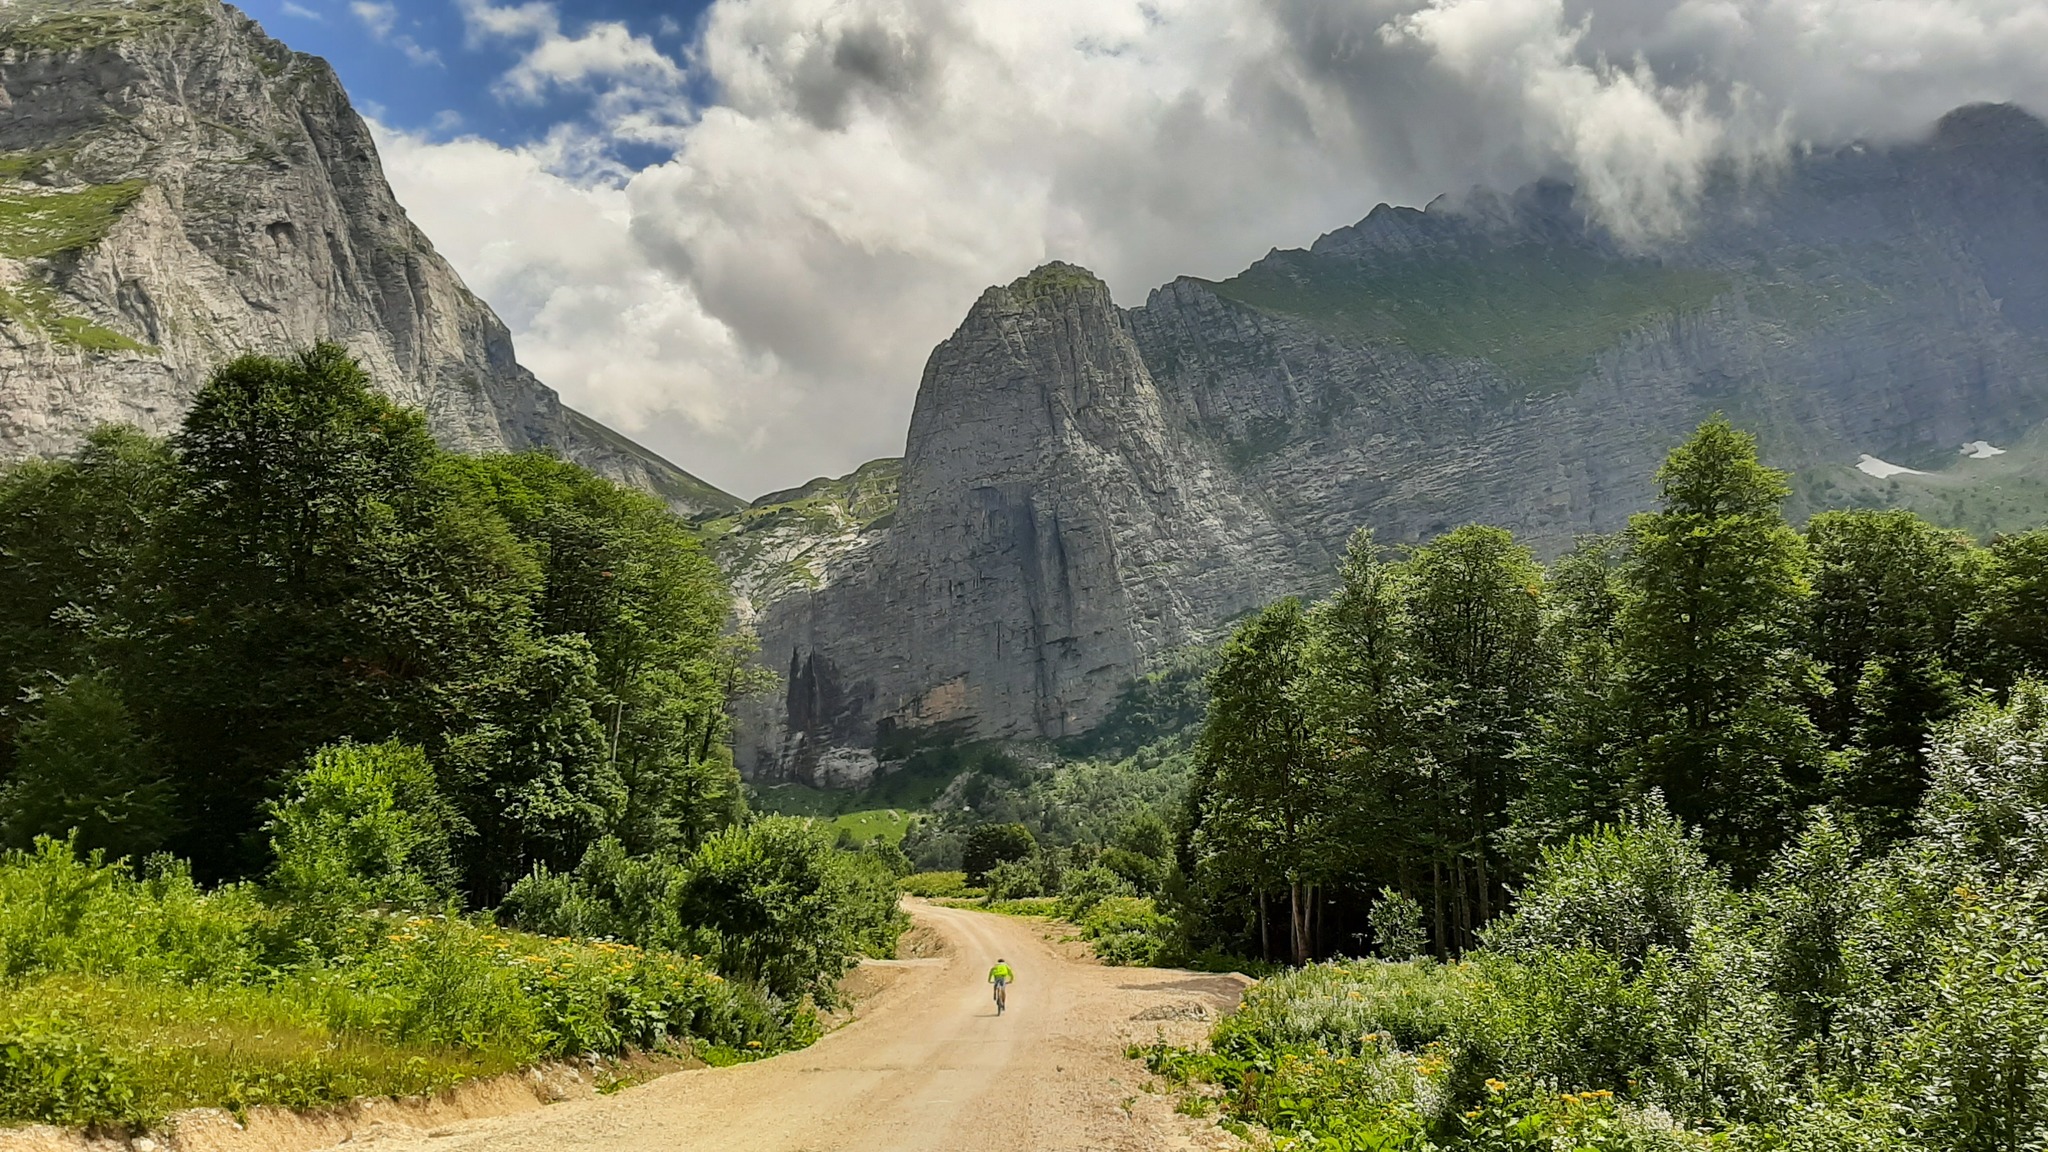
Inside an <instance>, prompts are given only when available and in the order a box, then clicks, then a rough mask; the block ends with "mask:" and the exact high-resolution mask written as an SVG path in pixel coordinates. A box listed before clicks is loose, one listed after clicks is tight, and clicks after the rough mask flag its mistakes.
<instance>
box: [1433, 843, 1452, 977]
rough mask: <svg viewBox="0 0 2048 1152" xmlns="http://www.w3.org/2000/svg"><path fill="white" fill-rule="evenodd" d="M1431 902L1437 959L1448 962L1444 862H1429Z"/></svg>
mask: <svg viewBox="0 0 2048 1152" xmlns="http://www.w3.org/2000/svg"><path fill="white" fill-rule="evenodd" d="M1429 901H1430V905H1431V907H1432V908H1433V909H1434V912H1433V914H1432V916H1431V919H1432V920H1433V921H1434V922H1435V924H1436V940H1435V941H1434V943H1435V944H1436V954H1437V958H1438V959H1440V960H1448V959H1450V956H1451V941H1450V938H1449V937H1448V936H1446V935H1445V934H1444V862H1443V861H1441V860H1432V861H1430V862H1429Z"/></svg>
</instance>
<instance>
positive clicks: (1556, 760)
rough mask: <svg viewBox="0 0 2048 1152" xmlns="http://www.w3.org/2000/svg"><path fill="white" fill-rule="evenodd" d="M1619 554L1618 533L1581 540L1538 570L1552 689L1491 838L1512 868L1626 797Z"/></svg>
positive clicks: (1613, 811)
mask: <svg viewBox="0 0 2048 1152" xmlns="http://www.w3.org/2000/svg"><path fill="white" fill-rule="evenodd" d="M1625 555H1626V542H1625V540H1624V539H1623V538H1622V537H1620V536H1593V537H1588V538H1586V539H1583V540H1581V541H1579V542H1578V544H1577V546H1575V547H1574V548H1573V549H1572V551H1570V552H1568V553H1566V554H1565V555H1564V556H1562V557H1560V558H1559V559H1558V561H1557V563H1555V564H1553V565H1552V566H1551V568H1550V571H1549V573H1548V574H1547V577H1546V581H1545V585H1544V596H1543V604H1544V620H1543V647H1544V650H1545V660H1546V662H1547V663H1548V664H1549V665H1550V666H1551V667H1552V668H1554V669H1555V670H1556V686H1555V688H1554V690H1553V691H1551V692H1550V694H1549V700H1548V705H1547V707H1545V708H1544V709H1543V711H1542V712H1541V714H1539V715H1538V716H1537V717H1536V720H1535V728H1534V731H1533V732H1532V733H1531V734H1530V737H1529V740H1528V742H1527V744H1526V745H1525V746H1524V748H1523V749H1522V750H1521V757H1520V758H1521V760H1522V762H1523V764H1524V765H1525V766H1526V771H1527V779H1526V784H1525V787H1524V789H1523V792H1522V795H1521V796H1520V797H1519V798H1517V799H1516V800H1515V801H1514V802H1512V803H1511V804H1510V813H1511V818H1510V823H1509V827H1508V828H1507V830H1506V831H1504V832H1503V833H1502V836H1501V843H1502V847H1503V850H1504V851H1505V852H1506V854H1507V856H1508V858H1509V859H1510V860H1511V861H1512V862H1513V864H1514V866H1515V867H1516V868H1518V869H1525V868H1527V867H1528V866H1530V865H1532V864H1534V863H1535V862H1536V859H1537V858H1538V856H1539V855H1540V853H1541V851H1542V849H1543V848H1544V847H1545V846H1548V845H1553V844H1561V843H1563V842H1564V841H1566V840H1567V839H1569V838H1570V837H1572V836H1575V835H1580V834H1583V833H1586V832H1590V831H1592V830H1593V828H1594V827H1596V826H1597V825H1599V824H1601V823H1604V822H1612V821H1614V820H1617V819H1619V818H1620V816H1621V812H1622V809H1623V807H1624V805H1625V804H1626V802H1627V800H1628V797H1629V794H1630V791H1631V785H1630V781H1629V779H1628V777H1627V774H1626V773H1625V772H1623V771H1621V770H1619V762H1620V761H1621V760H1622V750H1623V748H1624V746H1625V744H1626V742H1627V741H1628V739H1629V728H1630V722H1629V715H1628V709H1627V702H1626V700H1625V699H1624V697H1623V695H1622V693H1621V692H1620V684H1619V680H1618V676H1617V664H1618V658H1617V655H1616V650H1617V648H1618V646H1619V643H1620V617H1621V591H1622V590H1621V581H1620V571H1621V566H1622V562H1623V560H1624V558H1625Z"/></svg>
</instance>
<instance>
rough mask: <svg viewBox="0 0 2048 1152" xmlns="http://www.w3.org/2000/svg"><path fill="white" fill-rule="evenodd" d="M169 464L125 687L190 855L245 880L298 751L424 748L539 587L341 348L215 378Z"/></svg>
mask: <svg viewBox="0 0 2048 1152" xmlns="http://www.w3.org/2000/svg"><path fill="white" fill-rule="evenodd" d="M174 447H175V449H176V451H177V454H178V484H179V494H178V497H177V499H176V501H175V503H174V506H173V508H172V510H171V511H170V512H169V513H168V514H167V515H166V517H165V518H164V521H163V524H162V526H161V528H160V530H159V533H158V536H159V540H158V546H157V547H156V548H155V549H154V550H153V562H152V565H151V568H150V571H149V572H148V573H147V579H148V581H149V583H150V589H149V597H150V604H149V607H148V610H147V611H146V612H142V613H139V614H138V617H137V619H135V620H134V621H133V622H132V624H133V626H134V628H135V630H136V632H137V641H136V644H137V647H138V649H139V659H137V660H135V661H133V662H131V663H129V664H128V665H126V666H125V672H126V675H125V676H124V678H123V686H124V688H127V689H129V691H128V696H129V699H130V702H131V705H133V706H135V707H137V708H138V710H139V711H142V712H143V713H145V714H146V715H147V718H148V721H149V727H150V728H151V729H152V730H153V731H154V732H155V733H156V734H157V735H158V738H159V739H158V743H159V745H160V746H161V747H162V748H163V749H164V752H165V755H166V756H167V757H169V758H170V760H171V761H172V762H173V765H174V767H175V769H176V771H177V775H178V778H179V779H180V780H181V781H183V782H185V786H184V787H183V789H182V794H183V795H184V797H185V799H186V800H187V802H188V814H189V824H190V826H191V827H192V828H193V829H194V830H195V835H194V836H193V838H191V839H190V840H188V841H185V842H183V847H184V848H185V849H187V850H188V851H189V852H190V853H191V855H192V856H193V858H194V860H195V862H196V863H197V864H199V865H200V866H201V867H202V869H205V870H208V871H211V872H213V873H214V874H222V873H233V872H236V871H247V870H249V868H250V867H251V865H252V860H251V858H250V857H251V853H252V852H254V851H255V850H256V847H255V845H254V844H253V841H252V840H249V839H242V837H243V836H245V835H246V834H247V833H248V832H250V831H253V829H254V827H255V825H256V821H257V810H258V808H259V807H260V805H261V804H262V803H263V801H264V799H265V797H267V796H271V795H274V794H275V792H276V788H277V786H278V783H279V781H280V780H281V778H282V777H283V775H284V774H285V773H286V772H287V771H289V770H290V769H291V767H292V766H293V765H294V764H296V763H298V762H299V760H300V759H301V758H302V757H303V756H305V755H306V753H307V752H309V751H310V750H311V749H313V748H315V747H318V746H320V745H321V744H324V743H327V742H330V741H333V740H336V739H339V738H342V737H349V736H354V737H359V738H362V739H365V740H382V739H385V738H388V737H391V736H394V735H396V736H401V737H404V738H406V739H408V740H410V741H412V742H414V743H419V744H423V745H431V744H433V743H434V742H435V740H436V739H437V738H438V736H439V734H440V732H441V731H442V730H443V727H444V724H443V721H444V720H445V718H446V717H445V710H446V708H447V706H448V704H449V700H448V691H447V690H448V688H449V687H450V686H452V685H455V684H460V683H463V682H479V681H483V680H485V679H486V678H488V676H489V675H490V674H491V672H492V671H493V670H494V669H496V668H499V667H501V666H502V665H503V663H504V661H505V658H506V656H507V655H508V652H509V650H510V648H511V646H512V644H513V642H514V640H515V638H516V637H517V636H518V635H519V634H520V633H521V631H522V630H523V629H524V628H525V625H526V620H527V619H528V611H527V599H528V596H529V595H530V593H531V590H532V587H533V584H534V580H535V578H536V573H535V572H534V568H533V565H532V562H531V561H530V559H529V558H528V557H527V555H526V554H525V553H524V552H523V551H522V550H521V549H520V548H519V547H518V546H517V544H516V542H515V541H514V540H513V539H512V537H511V535H510V534H509V533H508V532H507V531H506V530H505V528H504V525H503V524H502V522H500V521H498V520H496V518H494V517H491V516H489V515H488V514H486V513H484V511H483V510H481V509H479V508H477V507H475V506H474V505H473V504H470V503H467V502H464V501H463V500H461V499H460V498H459V495H458V493H456V492H455V491H454V490H453V489H452V488H451V487H450V486H449V485H447V484H444V483H441V482H439V481H438V480H437V478H436V475H435V471H436V468H437V466H438V464H439V462H440V459H441V456H440V452H439V449H437V448H436V447H435V445H434V442H433V440H432V438H431V437H430V436H429V435H428V434H427V429H426V423H425V420H424V419H423V418H422V417H421V416H420V414H419V413H417V412H412V411H407V410H404V409H401V408H398V407H397V406H396V405H394V404H392V403H391V402H390V401H389V400H387V399H385V398H384V397H382V396H380V395H378V394H376V393H375V392H373V391H371V390H370V388H369V381H368V378H367V377H366V376H365V375H364V373H363V371H362V369H361V368H360V367H358V366H357V365H356V364H355V362H354V361H352V360H351V359H349V357H348V355H347V354H346V353H345V352H343V351H342V350H341V349H340V348H339V347H337V346H334V345H321V346H320V347H318V348H315V349H313V350H312V351H310V352H307V353H304V354H302V355H300V356H297V357H294V358H291V359H282V360H281V359H273V358H268V357H258V356H247V357H243V358H241V359H239V360H235V361H233V362H231V363H230V364H228V365H226V366H225V367H223V368H221V369H220V370H219V371H218V372H216V373H215V374H214V375H213V377H212V379H211V380H210V381H209V382H208V383H207V386H206V387H205V388H204V389H202V390H201V391H200V393H199V395H198V397H197V398H196V399H195V401H194V403H193V408H192V411H191V413H190V414H189V415H188V416H187V418H186V421H185V425H184V428H183V430H182V431H181V432H180V434H179V435H178V437H177V438H176V439H175V441H174ZM199 829H204V834H197V830H199Z"/></svg>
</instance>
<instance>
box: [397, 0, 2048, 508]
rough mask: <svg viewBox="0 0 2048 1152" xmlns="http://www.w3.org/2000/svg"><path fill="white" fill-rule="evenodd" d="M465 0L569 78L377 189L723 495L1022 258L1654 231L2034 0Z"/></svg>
mask: <svg viewBox="0 0 2048 1152" xmlns="http://www.w3.org/2000/svg"><path fill="white" fill-rule="evenodd" d="M464 11H465V14H466V16H467V18H468V20H469V24H470V29H471V33H472V35H474V36H479V37H495V38H499V39H500V40H503V41H507V42H512V43H516V44H517V45H519V46H520V50H521V54H522V55H521V59H520V61H519V62H518V63H517V65H516V66H514V67H513V68H512V69H511V70H509V71H508V73H507V74H506V75H505V76H504V77H503V78H502V80H501V83H500V91H501V93H502V96H503V98H504V99H507V100H519V99H524V98H528V97H530V96H531V95H532V94H533V93H535V92H537V91H541V90H543V89H545V88H547V87H549V86H557V85H560V86H579V87H582V88H585V89H588V90H591V91H593V92H596V93H597V94H598V95H599V96H600V99H599V100H597V102H596V104H595V107H596V108H597V112H596V114H595V116H594V117H593V118H591V119H590V120H587V121H578V122H574V123H568V124H564V125H561V126H560V127H559V128H558V129H557V131H555V132H554V133H552V134H551V135H550V136H549V137H548V139H547V140H546V141H545V142H544V143H542V144H537V145H532V146H528V147H525V148H519V149H509V148H505V147H502V146H500V145H497V144H493V143H489V142H487V141H483V140H478V139H458V140H453V141H439V140H433V139H429V138H426V137H423V136H416V135H408V134H405V133H400V132H394V131H386V132H384V133H383V143H384V147H385V151H386V164H387V167H388V169H389V172H390V175H391V178H392V180H393V183H394V184H395V185H396V186H397V188H398V191H399V194H400V196H401V198H402V199H403V201H404V202H405V203H406V204H407V206H408V208H409V209H410V210H411V211H412V212H413V214H414V215H415V217H416V218H417V219H418V220H419V221H420V223H421V224H422V226H423V227H425V228H426V230H427V231H428V232H429V234H431V235H432V236H434V238H435V240H436V243H437V244H438V245H439V247H440V248H441V250H442V251H443V252H445V253H446V254H447V255H448V256H449V258H450V259H451V260H452V261H453V262H454V263H455V264H456V266H457V267H458V268H459V269H461V270H462V271H463V273H464V274H465V275H466V276H467V277H468V278H469V280H470V282H471V284H472V286H473V287H475V288H476V289H477V290H478V291H479V292H481V293H482V294H483V295H484V296H485V297H486V298H487V299H489V300H491V302H492V303H493V304H494V305H495V306H497V307H498V308H499V310H500V311H501V312H502V313H503V314H504V315H505V316H506V319H507V320H508V322H510V323H511V324H512V325H513V327H514V329H515V332H516V333H517V334H518V337H519V340H520V346H521V351H522V354H523V357H524V358H525V359H526V360H527V361H528V362H529V363H531V364H532V365H533V366H534V368H535V369H536V370H537V371H539V372H540V373H541V374H542V376H543V377H544V378H545V379H547V380H548V381H549V382H550V383H553V384H554V385H556V386H557V387H558V388H560V389H561V390H562V391H563V393H564V394H565V396H566V397H567V398H568V399H569V400H570V401H571V402H573V403H576V404H579V405H582V406H584V407H585V408H587V409H589V410H591V411H594V412H595V413H596V414H598V415H600V416H603V417H605V418H607V419H610V420H613V421H617V422H618V423H620V424H622V425H623V426H625V427H627V428H628V429H630V430H632V431H634V432H635V433H636V434H638V435H642V436H644V437H645V438H647V439H648V440H649V442H650V443H652V444H654V445H655V446H657V447H660V448H662V449H664V450H666V451H668V452H670V453H671V454H672V455H674V456H675V458H677V459H678V460H679V461H680V462H682V463H684V464H685V465H686V466H688V467H691V468H692V469H693V470H696V471H698V472H700V473H701V474H703V475H705V476H706V477H707V478H709V479H712V480H714V481H717V482H721V483H724V484H726V485H728V486H731V487H733V488H734V489H736V490H738V491H741V492H743V493H749V494H750V493H753V492H758V491H761V490H765V489H768V488H774V487H782V486H786V485H788V484H790V483H793V482H795V481H798V480H801V479H803V478H805V477H808V476H809V475H812V474H814V473H817V472H820V471H828V470H841V471H843V470H845V469H848V468H851V467H852V466H853V465H854V464H857V463H858V462H859V461H861V460H863V459H866V458H869V457H872V456H876V455H884V454H890V453H894V452H896V451H898V450H900V447H901V442H902V440H901V438H902V431H903V427H904V424H905V419H906V416H907V413H908V410H909V405H910V401H911V398H912V396H913V394H914V392H915V389H916V385H917V377H918V372H919V369H920V367H921V364H922V361H923V359H924V356H925V354H926V353H927V352H928V351H929V349H930V348H931V346H932V344H933V343H934V342H935V341H937V340H938V339H940V338H942V337H943V336H944V335H945V334H946V333H947V332H948V331H949V330H950V329H951V327H952V326H953V324H954V323H955V322H957V320H958V318H959V316H960V315H961V314H962V313H963V312H964V310H965V308H966V306H967V305H968V304H969V303H970V302H971V301H972V299H973V298H974V297H975V295H976V294H978V293H979V291H980V290H981V288H982V287H983V286H984V285H986V284H989V283H992V282H996V281H1000V280H1007V279H1008V278H1010V277H1012V276H1014V275H1016V274H1018V273H1020V272H1022V271H1024V270H1026V269H1028V268H1029V267H1031V266H1032V265H1034V264H1036V263H1038V262H1040V261H1042V260H1044V259H1047V258H1052V257H1058V258H1061V259H1067V260H1071V261H1074V262H1076V263H1081V264H1085V265H1087V266H1089V267H1091V268H1094V269H1095V270H1097V271H1098V272H1100V273H1101V274H1102V275H1103V276H1104V278H1105V279H1107V280H1108V281H1109V283H1110V284H1111V285H1112V286H1113V287H1114V288H1115V289H1116V291H1117V292H1118V293H1119V295H1120V296H1122V297H1125V298H1127V300H1128V299H1129V298H1131V297H1133V296H1135V294H1137V293H1140V292H1142V291H1144V290H1145V289H1146V288H1148V287H1150V286H1152V285H1154V284H1156V283H1159V282H1161V281H1164V280H1166V279H1168V278H1170V277H1171V276H1173V275H1176V274H1180V273H1192V274H1196V275H1210V276H1220V275H1227V274H1229V273H1230V272H1232V271H1235V270H1236V269H1237V268H1239V267H1242V266H1243V265H1244V264H1245V263H1247V262H1249V261H1250V260H1252V259H1255V258H1256V257H1257V256H1259V255H1260V254H1262V253H1263V252H1264V251H1265V250H1266V248H1268V247H1269V246H1271V245H1273V244H1275V243H1282V244H1292V243H1303V242H1306V241H1307V240H1308V239H1309V238H1311V237H1313V236H1314V235H1315V234H1317V233H1319V232H1322V231H1326V230H1328V229H1330V228H1332V227H1336V226H1338V225H1341V224H1345V223H1349V222H1351V221H1352V220H1355V219H1356V218H1358V217H1359V216H1361V215H1363V214H1364V212H1365V211H1366V210H1367V209H1369V208H1370V207H1371V206H1372V205H1373V204H1374V203H1376V202H1378V201H1381V200H1393V201H1397V202H1407V203H1420V202H1423V201H1426V200H1427V199H1429V198H1430V197H1432V196H1434V195H1435V194H1437V193H1438V192H1442V191H1446V190H1453V191H1455V190H1461V189H1463V188H1466V187H1468V186H1470V185H1473V184H1475V183H1485V184H1490V185H1494V186H1510V185H1513V184H1516V183H1519V182H1521V181H1524V180H1526V179H1529V178H1532V177H1534V176H1538V175H1546V174H1548V175H1560V176H1565V177H1568V178H1571V179H1573V180H1575V181H1577V182H1578V183H1579V184H1580V185H1581V186H1582V187H1583V188H1584V189H1585V190H1586V191H1587V193H1588V194H1589V195H1590V196H1591V197H1592V199H1593V201H1594V202H1595V203H1596V204H1597V206H1598V208H1599V211H1600V212H1601V214H1602V216H1603V218H1604V219H1605V220H1606V221H1607V222H1608V223H1609V225H1610V226H1611V227H1612V228H1613V229H1614V230H1615V231H1616V233H1617V234H1619V235H1621V236H1623V237H1624V238H1626V239H1630V240H1632V241H1634V242H1636V243H1641V244H1654V243H1655V242H1656V241H1657V239H1658V237H1659V236H1661V235H1663V234H1666V233H1668V232H1670V231H1672V230H1674V229H1679V228H1682V227H1683V225H1684V221H1685V215H1686V209H1687V207H1688V202H1689V201H1690V199H1691V198H1692V197H1693V196H1694V195H1696V193H1697V191H1698V189H1699V187H1700V184H1701V181H1702V180H1703V178H1704V175H1705V173H1706V172H1707V171H1708V169H1709V167H1710V166H1711V165H1714V164H1717V163H1722V162H1726V161H1731V160H1732V161H1734V162H1737V163H1740V164H1747V165H1751V166H1760V167H1761V169H1762V170H1763V171H1766V172H1767V171H1768V165H1769V162H1770V160H1771V158H1772V157H1774V156H1777V155H1781V154H1783V151H1784V150H1785V149H1787V148H1791V147H1797V146H1799V144H1800V143H1801V142H1802V141H1821V142H1831V141H1838V140H1842V139H1845V138H1849V137H1852V136H1878V137H1884V136H1896V135H1900V134H1905V133H1911V132H1916V131H1918V130H1920V129H1922V128H1924V127H1925V126H1926V125H1927V124H1928V123H1930V122H1931V121H1932V120H1933V119H1934V118H1935V117H1937V116H1938V115H1940V114H1941V113H1942V112H1944V111H1946V110H1947V109H1949V108H1951V107H1953V106H1955V105H1957V104H1961V103H1966V102H1969V101H1974V100H2016V101H2019V102H2021V103H2023V104H2027V105H2028V106H2030V107H2033V108H2035V109H2036V110H2042V109H2048V73H2044V72H2043V70H2041V69H2040V68H2039V66H2038V61H2040V60H2041V59H2044V58H2048V8H2044V6H2043V5H2041V4H2040V3H2039V2H2038V0H1677V2H1673V0H1591V2H1585V0H1575V2H1566V0H1429V2H1422V0H980V2H978V3H975V4H971V5H961V4H955V3H948V2H942V0H719V2H717V3H715V4H713V6H712V7H711V9H710V11H709V12H708V13H707V14H706V16H705V18H704V20H703V22H702V24H701V26H700V29H699V31H698V34H697V36H696V37H695V39H694V40H693V41H692V43H691V46H690V47H689V49H688V50H687V51H686V52H685V53H683V54H681V55H666V54H663V53H662V52H661V51H660V50H659V49H658V48H657V46H656V44H655V43H654V42H653V41H652V40H650V39H648V38H645V37H641V36H636V35H635V34H633V33H632V32H631V31H629V30H628V29H627V28H625V27H624V26H622V25H619V24H615V23H604V22H599V23H594V24H590V25H588V26H576V25H575V24H574V22H573V21H572V20H568V19H565V13H564V12H563V11H561V10H558V9H557V8H555V7H554V6H552V5H549V4H545V3H526V4H523V5H519V6H509V5H497V6H494V5H491V4H489V3H488V2H486V0H465V8H464ZM621 145H630V146H632V148H631V149H628V150H626V151H625V152H622V151H621V149H620V146H621ZM650 146H655V147H658V148H659V150H660V154H661V155H665V156H669V157H670V158H668V159H666V160H662V161H660V162H657V163H652V164H634V165H627V164H622V163H621V162H620V161H619V160H618V157H619V156H620V155H622V154H636V153H634V151H633V149H637V150H638V153H640V154H644V152H645V150H646V149H647V148H648V147H650Z"/></svg>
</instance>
